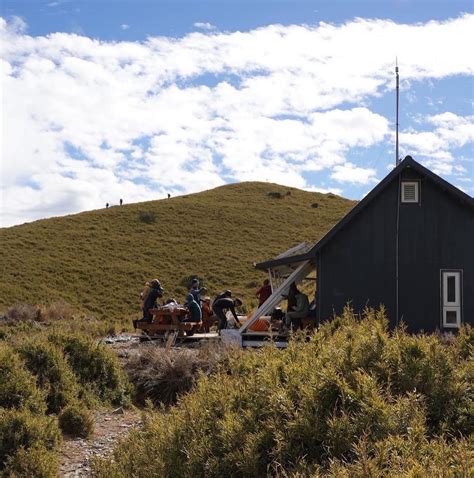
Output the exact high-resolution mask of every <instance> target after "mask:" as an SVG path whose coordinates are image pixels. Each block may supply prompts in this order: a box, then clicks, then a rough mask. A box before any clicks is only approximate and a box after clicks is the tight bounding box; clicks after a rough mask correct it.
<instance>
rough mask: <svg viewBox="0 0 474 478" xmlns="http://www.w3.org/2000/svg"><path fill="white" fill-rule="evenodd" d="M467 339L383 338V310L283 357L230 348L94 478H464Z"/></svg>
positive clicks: (297, 344)
mask: <svg viewBox="0 0 474 478" xmlns="http://www.w3.org/2000/svg"><path fill="white" fill-rule="evenodd" d="M468 333H470V332H466V331H463V332H461V334H460V335H459V337H456V338H454V339H453V340H452V341H451V342H450V343H444V342H443V341H442V340H441V338H440V337H437V336H418V337H414V336H409V335H407V334H406V333H405V332H404V331H403V330H398V331H396V332H395V333H394V334H390V333H389V332H388V330H387V321H386V319H385V317H384V313H383V311H367V312H366V314H365V317H364V318H363V320H359V319H358V318H357V317H355V316H354V315H353V314H352V313H351V312H350V311H349V310H346V311H345V312H344V313H343V314H342V316H341V317H339V318H337V319H335V320H334V321H332V322H330V323H327V324H325V325H323V326H322V327H320V329H319V330H318V331H317V332H315V333H314V335H312V336H311V338H310V339H309V340H308V341H307V340H306V338H305V337H303V336H301V338H300V337H298V336H297V337H295V339H294V340H292V341H291V342H290V344H289V347H288V348H287V349H286V350H284V351H281V350H276V349H274V348H272V347H265V348H264V349H263V350H259V351H240V350H231V351H229V352H228V354H227V356H226V357H225V359H223V360H221V361H220V363H219V366H218V367H217V370H216V372H215V373H213V374H211V375H209V376H204V375H203V376H201V377H200V378H199V380H198V381H197V383H196V385H195V386H194V388H193V390H192V391H191V393H189V394H187V395H184V396H183V397H181V399H180V400H179V402H178V404H177V406H175V407H172V408H170V409H169V413H164V411H159V412H149V413H148V414H147V415H146V418H145V420H144V426H143V428H142V429H141V430H136V431H133V432H132V433H131V435H130V437H129V438H128V439H127V440H126V441H125V442H123V443H122V444H121V445H120V446H119V447H118V448H117V450H116V451H115V453H114V458H113V460H103V461H99V462H98V463H97V466H96V473H97V475H98V476H104V477H105V476H110V475H113V476H122V477H125V476H167V477H193V476H207V477H220V476H235V477H254V476H282V477H283V476H285V477H286V476H295V477H296V476H333V477H336V476H338V477H339V476H351V477H352V476H360V477H362V476H363V477H367V476H373V477H380V476H387V477H389V476H390V477H391V476H423V470H424V467H425V466H426V467H427V468H428V469H430V470H432V471H433V470H436V467H437V466H439V467H440V468H439V469H440V470H446V471H447V473H448V471H449V469H451V468H449V467H452V469H453V470H455V471H456V473H457V475H456V473H454V472H453V474H451V475H450V474H449V473H451V472H449V473H448V474H446V476H463V475H462V473H461V472H462V470H466V469H467V470H469V469H470V467H472V466H473V462H472V459H473V457H472V453H471V452H470V451H469V444H468V441H467V440H468V438H467V437H468V436H469V434H470V433H472V431H473V428H472V427H471V428H470V425H469V424H470V423H472V421H470V420H472V411H473V407H472V403H473V400H472V394H471V393H472V385H471V384H472V381H470V377H471V378H472V376H471V375H470V374H471V372H472V355H469V354H468V356H467V357H466V356H463V355H462V354H460V350H465V348H466V347H465V345H463V344H465V343H466V338H465V337H466V334H468ZM448 394H449V395H450V396H451V397H452V399H451V400H448V398H447V395H448ZM443 409H444V410H445V414H442V413H441V411H442V410H443ZM150 444H153V446H150ZM471 448H472V444H471ZM452 453H458V454H457V455H456V456H452ZM443 456H444V459H445V462H446V463H448V465H445V464H442V459H443ZM460 456H462V458H461V457H460ZM433 474H434V475H436V473H434V472H433ZM464 476H469V475H468V474H465V475H464Z"/></svg>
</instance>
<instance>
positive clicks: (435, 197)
mask: <svg viewBox="0 0 474 478" xmlns="http://www.w3.org/2000/svg"><path fill="white" fill-rule="evenodd" d="M403 179H416V180H419V181H420V203H419V204H401V205H400V240H399V257H400V262H399V264H400V266H399V284H400V294H399V304H400V305H399V314H400V317H401V318H402V319H403V320H404V322H406V324H407V326H408V330H411V331H420V330H424V331H433V330H435V329H437V328H441V326H442V321H441V286H440V276H441V269H462V270H463V306H464V307H463V308H464V310H463V312H464V313H462V319H463V321H464V322H468V323H469V322H470V323H473V321H474V245H473V244H474V213H473V211H472V208H469V207H468V206H467V205H463V204H462V203H461V202H460V201H459V200H458V199H457V198H455V197H453V196H452V194H449V193H447V192H445V191H443V190H442V189H441V188H440V187H439V186H438V185H437V184H435V183H434V182H433V181H431V180H429V179H426V178H425V177H423V176H420V175H419V174H417V173H415V172H414V171H410V170H404V171H402V180H403Z"/></svg>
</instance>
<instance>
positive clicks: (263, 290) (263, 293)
mask: <svg viewBox="0 0 474 478" xmlns="http://www.w3.org/2000/svg"><path fill="white" fill-rule="evenodd" d="M271 295H272V286H271V285H270V281H269V280H268V279H265V280H264V281H263V285H262V287H260V289H258V290H257V293H256V296H257V299H258V306H259V307H260V306H261V305H262V304H263V303H264V302H265V301H266V300H267V299H268V298H269V297H270V296H271Z"/></svg>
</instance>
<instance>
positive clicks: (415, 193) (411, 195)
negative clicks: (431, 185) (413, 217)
mask: <svg viewBox="0 0 474 478" xmlns="http://www.w3.org/2000/svg"><path fill="white" fill-rule="evenodd" d="M419 187H420V184H419V182H418V181H402V202H403V203H418V202H419V197H420V194H419Z"/></svg>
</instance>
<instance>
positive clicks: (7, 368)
mask: <svg viewBox="0 0 474 478" xmlns="http://www.w3.org/2000/svg"><path fill="white" fill-rule="evenodd" d="M22 407H25V408H28V409H29V410H31V411H33V412H37V413H43V412H44V411H45V409H46V407H45V403H44V395H43V394H42V393H41V392H40V391H39V390H38V388H37V387H36V379H35V377H34V376H33V375H32V374H31V373H30V372H29V371H28V370H26V369H25V364H24V362H23V361H22V360H21V358H20V356H19V355H18V354H17V353H16V352H15V351H14V350H13V348H12V347H11V346H10V345H8V344H6V343H4V342H0V408H22Z"/></svg>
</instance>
